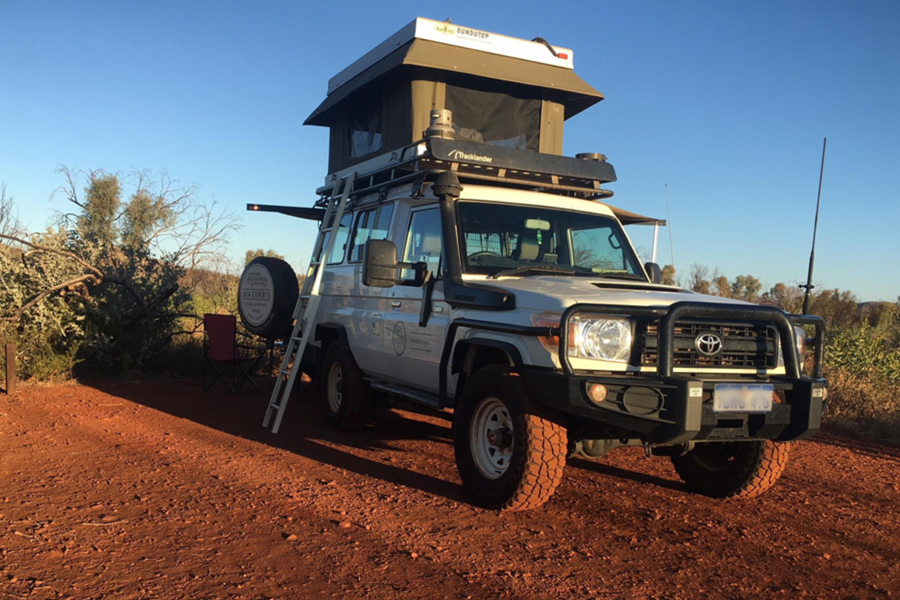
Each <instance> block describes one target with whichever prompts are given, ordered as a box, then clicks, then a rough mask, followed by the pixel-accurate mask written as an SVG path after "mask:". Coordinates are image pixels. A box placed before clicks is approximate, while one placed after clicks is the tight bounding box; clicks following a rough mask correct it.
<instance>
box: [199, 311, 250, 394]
mask: <svg viewBox="0 0 900 600" xmlns="http://www.w3.org/2000/svg"><path fill="white" fill-rule="evenodd" d="M203 327H204V329H206V361H205V363H204V365H203V391H204V392H205V391H208V390H209V389H210V388H211V387H212V386H213V385H214V384H215V383H216V382H217V381H221V382H222V383H223V384H224V385H225V387H230V389H231V393H232V394H234V393H235V392H237V391H238V390H239V389H240V387H241V386H242V385H243V384H244V382H245V381H249V382H250V385H252V386H253V387H254V388H256V390H257V391H259V387H258V386H257V385H256V383H255V382H254V381H253V379H252V377H251V375H252V374H253V370H254V369H256V366H257V365H258V364H259V361H260V360H262V358H263V356H265V351H264V349H263V348H254V347H253V346H244V345H241V344H238V343H237V319H235V317H234V315H212V314H205V315H203ZM207 364H208V365H209V366H210V367H212V371H213V375H212V378H211V380H210V381H209V382H207V379H206V371H207V367H206V365H207ZM248 365H249V366H248ZM229 370H231V384H230V386H229V382H228V378H227V377H226V375H228V371H229Z"/></svg>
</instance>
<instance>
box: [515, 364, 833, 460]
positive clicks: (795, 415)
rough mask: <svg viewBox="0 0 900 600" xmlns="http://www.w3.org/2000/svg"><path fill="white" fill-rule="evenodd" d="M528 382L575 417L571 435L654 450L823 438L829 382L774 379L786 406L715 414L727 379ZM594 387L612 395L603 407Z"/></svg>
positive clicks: (543, 373) (530, 377)
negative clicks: (632, 442)
mask: <svg viewBox="0 0 900 600" xmlns="http://www.w3.org/2000/svg"><path fill="white" fill-rule="evenodd" d="M522 377H523V379H524V383H525V386H526V389H528V391H529V394H530V395H531V397H532V398H533V399H535V400H537V401H539V402H541V403H543V404H546V405H548V406H552V407H553V408H555V409H557V410H559V411H561V412H564V413H566V414H568V415H570V416H571V417H574V419H570V424H569V425H570V427H572V428H574V429H576V430H579V432H580V434H582V435H584V436H585V437H596V438H638V439H641V440H643V441H644V442H647V443H650V444H661V445H666V444H680V443H684V442H688V441H693V440H739V439H742V440H750V439H767V440H776V441H789V440H796V439H802V438H805V437H809V436H811V435H812V434H814V433H815V432H816V431H818V430H819V428H820V427H821V424H822V412H823V410H824V408H825V387H826V382H825V380H824V379H806V378H801V379H797V380H791V379H788V378H784V377H780V378H775V377H773V378H770V379H769V380H768V381H767V383H771V384H773V385H774V386H775V390H776V392H777V394H776V396H777V397H779V399H783V402H781V403H776V404H774V405H773V406H772V411H771V412H769V413H716V412H714V411H713V409H712V400H711V398H712V392H713V387H714V386H715V384H717V383H727V380H725V379H721V380H719V379H717V380H714V381H703V380H700V379H695V378H690V377H678V376H675V377H629V376H624V375H623V376H610V375H575V374H564V373H560V372H559V371H553V370H550V369H536V368H525V369H523V370H522ZM594 383H600V384H603V385H605V386H606V388H607V389H608V391H609V392H608V396H607V399H606V400H605V401H603V402H602V403H600V404H594V403H593V402H591V401H590V400H589V399H588V396H587V386H588V385H590V384H594Z"/></svg>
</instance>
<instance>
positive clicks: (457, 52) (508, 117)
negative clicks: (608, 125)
mask: <svg viewBox="0 0 900 600" xmlns="http://www.w3.org/2000/svg"><path fill="white" fill-rule="evenodd" d="M602 99H603V95H602V94H600V92H598V91H597V90H595V89H594V88H592V87H591V86H589V85H588V84H587V83H585V82H584V81H583V80H582V79H581V78H580V77H578V76H577V75H576V74H575V73H574V72H573V70H572V51H571V50H568V49H566V48H559V47H555V46H550V45H549V44H545V43H542V42H529V41H525V40H519V39H515V38H508V37H506V36H500V35H496V34H492V33H488V32H483V31H478V30H474V29H466V28H463V27H458V26H455V25H451V24H448V23H442V22H438V21H430V20H428V19H416V20H415V21H413V22H412V23H410V24H409V25H408V26H407V27H405V28H403V29H401V30H400V31H399V32H397V34H395V35H394V36H392V37H391V38H389V39H388V40H386V41H385V42H384V43H382V44H381V45H379V46H378V47H377V48H375V49H374V50H372V51H371V52H369V53H368V54H366V55H365V56H363V57H362V58H361V59H359V60H358V61H356V62H355V63H354V64H353V65H351V66H350V67H348V68H347V69H345V70H344V71H342V72H341V73H339V74H338V75H337V76H335V77H334V78H332V80H331V81H329V93H328V96H327V97H326V99H325V101H324V102H322V104H320V105H319V107H318V108H316V110H315V111H313V113H312V114H311V115H310V116H309V117H308V118H307V119H306V122H305V124H307V125H320V126H324V127H329V128H330V130H331V147H330V154H329V171H330V172H335V171H338V170H341V169H344V168H346V167H349V166H352V165H354V164H356V163H358V162H361V161H363V160H366V159H368V158H371V157H373V156H376V155H378V154H382V153H385V152H389V151H391V150H394V149H396V148H400V147H403V146H405V145H408V144H411V143H413V142H415V141H417V140H419V139H421V138H422V136H423V133H424V131H425V129H427V128H428V126H429V115H430V113H431V111H432V110H439V109H449V110H450V111H452V113H453V125H454V130H455V133H456V137H457V139H463V140H470V141H476V142H483V143H488V144H494V145H498V146H503V147H507V148H515V149H520V150H531V151H535V152H544V153H548V154H562V133H563V121H564V120H565V119H567V118H569V117H571V116H573V115H575V114H578V113H579V112H581V111H583V110H584V109H586V108H588V107H590V106H592V105H593V104H595V103H597V102H599V101H600V100H602Z"/></svg>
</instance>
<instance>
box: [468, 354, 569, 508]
mask: <svg viewBox="0 0 900 600" xmlns="http://www.w3.org/2000/svg"><path fill="white" fill-rule="evenodd" d="M482 390H485V391H484V392H483V391H482ZM487 390H490V391H491V392H492V394H493V395H495V396H497V397H499V398H501V399H502V400H503V401H504V403H505V404H507V408H508V409H510V411H511V412H512V413H513V418H514V420H515V430H516V432H517V433H516V444H520V447H522V448H523V449H524V450H523V451H522V452H517V453H516V455H515V456H516V458H515V460H514V462H513V463H512V464H511V465H510V467H509V471H508V472H507V473H506V474H504V476H503V477H502V478H501V479H503V480H505V482H508V483H509V484H510V485H511V487H506V486H505V484H497V485H495V482H489V483H485V482H484V481H483V480H482V479H481V477H482V476H481V475H480V474H478V471H477V468H476V467H475V466H474V464H472V459H471V457H470V456H471V455H470V450H469V445H468V430H469V426H468V425H469V424H468V421H466V422H463V420H462V418H461V417H460V415H468V414H469V413H470V412H471V410H473V409H474V405H473V403H477V402H478V401H479V400H480V399H481V398H483V397H484V396H485V395H486V393H487ZM461 404H472V405H471V406H466V407H464V408H463V407H457V410H456V413H457V414H456V415H454V423H453V427H454V446H455V450H456V458H457V466H458V467H459V471H460V476H461V477H462V479H463V483H464V484H465V485H466V487H467V489H468V490H469V492H470V493H471V494H472V495H473V496H475V497H476V498H477V499H478V500H479V501H480V503H481V504H482V505H484V506H485V507H487V508H492V509H497V510H502V511H520V510H529V509H533V508H537V507H539V506H541V505H543V504H544V503H546V502H547V500H549V499H550V497H551V496H553V493H554V492H555V491H556V488H557V487H559V484H560V482H561V481H562V476H563V470H564V468H565V465H566V455H567V451H566V446H567V441H568V440H567V432H566V429H565V427H563V426H562V425H560V424H559V423H558V422H557V421H556V420H555V419H554V418H552V416H551V415H550V414H548V413H547V411H546V409H545V408H544V407H542V406H540V405H537V404H535V403H534V402H532V401H531V400H530V399H529V398H528V395H527V393H526V391H525V389H524V387H523V386H522V384H521V382H520V381H519V377H518V375H517V374H515V373H510V372H509V368H508V367H507V366H506V365H491V366H487V367H484V368H483V369H481V370H479V371H478V372H476V373H475V374H474V375H473V376H472V377H471V378H470V379H469V380H468V381H467V382H466V388H465V390H464V392H463V398H462V400H461ZM511 404H512V405H513V406H511ZM469 416H471V415H469ZM518 432H522V433H521V434H519V433H518ZM522 442H524V444H522ZM495 487H496V488H501V487H502V489H501V490H500V491H499V492H498V491H497V489H494V488H495Z"/></svg>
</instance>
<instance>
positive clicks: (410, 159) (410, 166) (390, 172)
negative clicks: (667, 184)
mask: <svg viewBox="0 0 900 600" xmlns="http://www.w3.org/2000/svg"><path fill="white" fill-rule="evenodd" d="M586 156H589V157H590V158H570V157H567V156H557V155H554V154H543V153H539V152H531V151H528V150H517V149H510V148H503V147H500V146H494V145H491V144H484V143H479V142H470V141H460V140H454V139H445V138H439V137H430V138H426V139H424V140H422V141H419V142H416V143H415V144H410V145H409V146H405V147H403V148H400V149H398V150H395V151H393V152H389V153H387V154H384V155H382V156H379V157H377V158H374V159H371V160H368V161H366V162H365V163H361V164H357V165H355V166H353V167H351V168H350V169H345V170H346V171H349V170H355V171H357V172H358V173H359V175H357V180H356V181H357V183H356V187H355V188H354V191H353V195H354V197H356V198H359V197H361V196H365V195H367V194H371V193H373V192H377V191H379V190H381V189H383V188H386V187H390V186H396V185H400V184H402V183H408V182H415V181H416V180H417V179H418V178H420V177H421V176H422V175H423V174H426V173H429V172H433V171H454V172H455V173H456V174H457V176H459V179H460V181H462V182H466V181H469V182H478V183H487V184H501V185H503V186H505V187H517V188H520V189H527V190H533V191H541V192H550V193H556V194H560V195H563V196H568V197H575V198H583V199H585V200H599V199H604V198H610V197H612V195H613V192H612V191H611V190H605V189H602V188H601V187H600V186H601V184H603V183H609V182H613V181H615V180H616V172H615V169H613V166H612V165H611V164H609V163H607V162H606V161H605V160H604V157H603V156H602V155H586ZM344 174H345V173H344V171H338V172H336V173H333V174H332V175H330V176H329V177H328V178H327V181H328V182H330V183H326V185H324V186H322V187H320V188H319V189H318V190H316V193H317V194H319V196H320V197H321V198H322V199H321V200H320V201H319V202H320V203H321V202H324V201H325V200H327V198H328V197H329V196H330V195H331V192H332V190H333V188H334V183H333V182H334V181H335V180H336V179H337V178H339V177H342V176H343V175H344Z"/></svg>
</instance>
